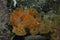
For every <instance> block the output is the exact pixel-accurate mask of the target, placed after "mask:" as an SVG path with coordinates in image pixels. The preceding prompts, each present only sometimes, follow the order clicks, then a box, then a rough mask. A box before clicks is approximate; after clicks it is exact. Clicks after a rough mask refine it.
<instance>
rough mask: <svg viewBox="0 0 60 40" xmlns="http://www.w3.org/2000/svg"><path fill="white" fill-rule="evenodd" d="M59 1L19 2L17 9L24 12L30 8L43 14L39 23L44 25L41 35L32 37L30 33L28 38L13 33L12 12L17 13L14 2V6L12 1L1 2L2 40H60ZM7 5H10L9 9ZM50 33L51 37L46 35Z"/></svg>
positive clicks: (0, 27) (0, 37)
mask: <svg viewBox="0 0 60 40" xmlns="http://www.w3.org/2000/svg"><path fill="white" fill-rule="evenodd" d="M58 1H59V0H57V1H56V0H54V1H53V0H52V1H51V0H49V1H47V2H46V1H45V0H42V1H41V0H40V1H37V0H36V1H34V2H33V1H31V0H28V1H24V0H22V1H20V2H19V0H17V7H15V9H16V8H18V7H22V8H23V9H24V10H25V9H27V8H29V7H31V8H34V9H36V10H37V12H39V13H41V19H39V20H38V21H39V22H40V23H41V24H42V28H41V29H40V33H39V34H37V35H36V36H31V35H30V34H29V32H28V31H27V33H28V34H27V36H19V35H18V36H17V35H16V34H15V33H13V32H12V29H13V27H12V25H11V24H10V23H9V22H10V21H9V16H10V12H12V10H13V11H15V9H14V6H13V2H12V5H10V4H9V3H11V0H10V1H9V2H7V1H6V0H0V40H19V38H24V39H25V40H60V4H59V2H60V1H59V2H58ZM24 3H25V4H24ZM26 3H27V4H26ZM30 3H31V4H30ZM7 4H9V6H8V7H7ZM40 4H41V5H40ZM26 30H28V29H26ZM49 31H50V32H51V33H50V34H49V35H47V34H45V33H48V32H49ZM46 37H49V38H46ZM31 38H32V39H31ZM35 38H36V39H35ZM40 38H41V39H40ZM45 38H46V39H45ZM22 40H23V39H22Z"/></svg>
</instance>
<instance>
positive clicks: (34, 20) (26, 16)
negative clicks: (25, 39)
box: [10, 8, 41, 36]
mask: <svg viewBox="0 0 60 40" xmlns="http://www.w3.org/2000/svg"><path fill="white" fill-rule="evenodd" d="M40 18H41V15H40V14H39V13H38V12H37V11H36V10H35V9H34V8H28V9H26V10H23V8H17V9H16V10H15V12H12V13H11V14H10V23H11V24H12V26H13V30H12V31H13V32H14V33H15V34H16V35H20V36H24V35H26V32H25V28H28V29H29V30H30V34H32V35H36V34H38V33H39V28H40V27H41V26H40V25H41V24H40V23H39V22H38V19H40Z"/></svg>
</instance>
